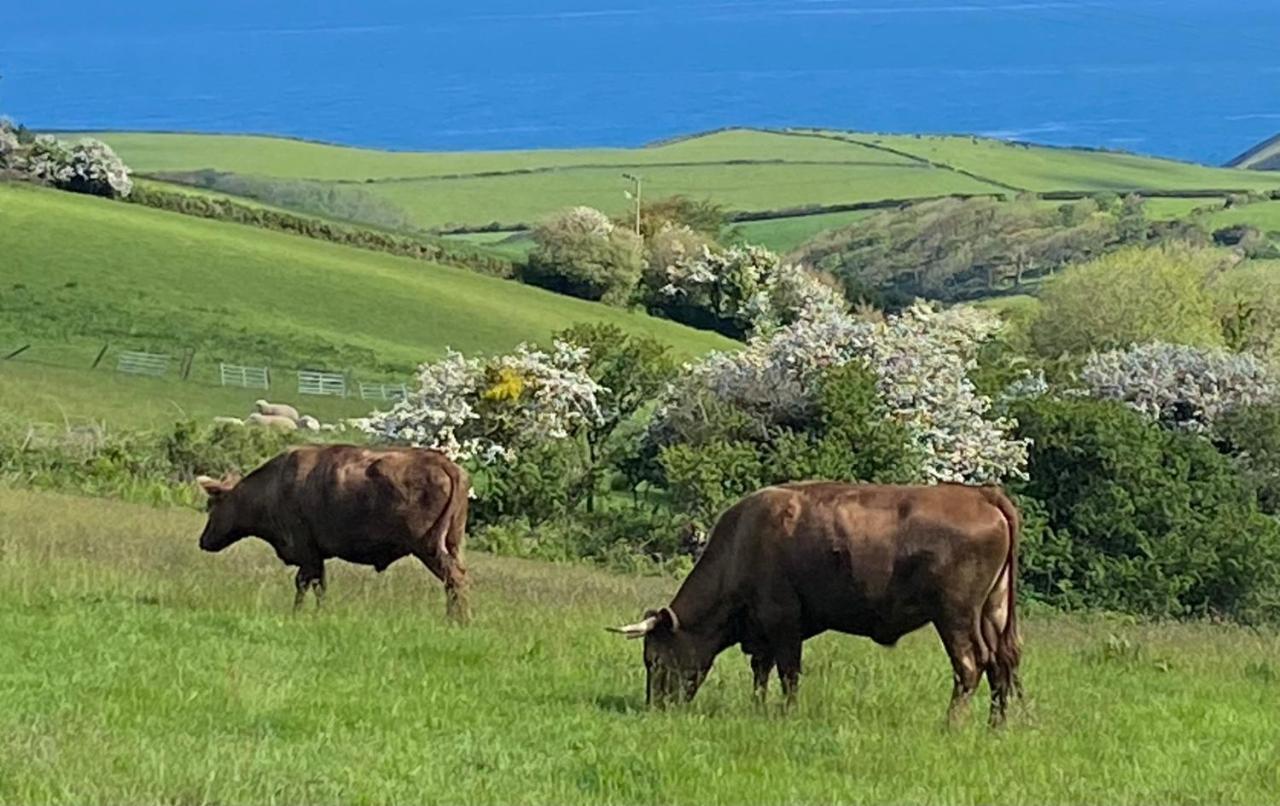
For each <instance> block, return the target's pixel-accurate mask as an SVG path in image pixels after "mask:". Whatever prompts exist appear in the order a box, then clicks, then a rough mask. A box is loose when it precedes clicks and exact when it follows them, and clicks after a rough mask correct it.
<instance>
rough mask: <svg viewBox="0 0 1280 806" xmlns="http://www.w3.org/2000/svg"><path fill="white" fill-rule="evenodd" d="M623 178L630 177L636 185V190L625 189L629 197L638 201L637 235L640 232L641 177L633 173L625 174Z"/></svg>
mask: <svg viewBox="0 0 1280 806" xmlns="http://www.w3.org/2000/svg"><path fill="white" fill-rule="evenodd" d="M622 178H623V179H630V180H631V184H632V185H633V186H634V187H635V191H634V192H632V191H624V193H625V194H626V197H627V198H628V199H635V202H636V235H639V234H640V184H641V182H640V177H638V176H633V175H632V174H623V175H622Z"/></svg>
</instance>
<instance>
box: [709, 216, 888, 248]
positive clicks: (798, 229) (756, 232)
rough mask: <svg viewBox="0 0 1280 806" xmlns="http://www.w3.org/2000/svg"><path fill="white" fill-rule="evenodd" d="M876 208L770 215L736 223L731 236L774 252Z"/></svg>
mask: <svg viewBox="0 0 1280 806" xmlns="http://www.w3.org/2000/svg"><path fill="white" fill-rule="evenodd" d="M875 212H876V211H875V210H851V211H849V212H844V213H824V214H821V215H806V216H794V217H791V218H771V219H767V220H765V221H744V222H742V223H740V224H734V225H733V226H732V229H731V235H730V237H731V238H732V239H733V240H734V241H736V242H740V243H753V244H759V245H760V246H766V247H768V248H769V249H772V250H773V251H775V252H789V251H791V250H792V249H795V248H796V247H797V246H799V245H800V244H802V243H804V242H805V241H807V240H809V239H810V238H812V237H813V236H815V235H817V234H818V233H820V232H825V231H827V230H830V229H838V228H839V227H844V226H848V225H849V224H852V223H853V222H855V221H861V220H862V219H864V218H866V217H868V216H870V215H874V214H875Z"/></svg>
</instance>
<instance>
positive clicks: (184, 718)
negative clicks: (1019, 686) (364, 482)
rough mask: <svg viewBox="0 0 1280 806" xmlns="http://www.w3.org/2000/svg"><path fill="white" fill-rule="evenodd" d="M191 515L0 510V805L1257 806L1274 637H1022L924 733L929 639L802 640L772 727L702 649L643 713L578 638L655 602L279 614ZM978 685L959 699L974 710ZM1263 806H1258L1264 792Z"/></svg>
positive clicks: (629, 586)
mask: <svg viewBox="0 0 1280 806" xmlns="http://www.w3.org/2000/svg"><path fill="white" fill-rule="evenodd" d="M202 523H203V517H202V515H201V514H199V513H196V512H190V511H172V510H171V511H157V510H151V509H147V508H143V507H138V506H128V505H122V504H118V503H113V502H110V501H103V500H89V499H78V498H70V497H62V496H53V495H47V494H34V493H25V492H14V491H8V490H3V489H0V549H3V551H2V552H0V759H3V760H4V774H3V775H0V802H4V803H24V804H44V803H86V802H95V803H144V802H147V803H160V802H165V803H178V802H182V803H215V802H216V803H248V802H265V801H268V800H284V801H289V802H307V803H331V802H350V803H370V804H376V803H405V802H413V803H481V804H482V803H512V802H520V803H557V804H560V803H689V804H695V803H696V804H722V803H723V804H728V803H747V802H750V803H784V802H785V803H798V802H813V803H818V802H822V803H833V802H845V803H894V802H938V803H1098V802H1106V803H1116V804H1131V803H1132V804H1145V803H1153V802H1160V803H1165V802H1180V803H1207V802H1212V803H1222V804H1228V803H1231V804H1235V803H1240V804H1250V803H1264V802H1269V801H1270V800H1272V798H1273V796H1274V793H1275V792H1276V791H1277V790H1278V789H1280V765H1277V763H1276V748H1275V724H1274V711H1275V709H1274V704H1275V701H1276V696H1277V693H1278V686H1280V661H1278V660H1277V658H1280V639H1277V637H1276V635H1275V633H1272V632H1264V633H1257V632H1251V631H1246V630H1243V629H1237V628H1232V627H1226V626H1217V625H1215V626H1210V625H1177V624H1167V625H1142V624H1133V623H1128V622H1120V621H1104V620H1101V619H1094V620H1085V619H1079V618H1065V617H1046V616H1035V615H1029V614H1027V613H1024V614H1023V622H1024V633H1025V643H1026V655H1025V657H1026V660H1025V663H1024V680H1025V684H1026V690H1027V695H1028V699H1027V700H1026V701H1025V707H1023V706H1022V705H1017V704H1015V706H1014V708H1013V709H1012V711H1011V714H1010V724H1009V726H1008V728H1007V729H1006V730H1005V731H1004V732H1002V733H1001V734H997V735H993V734H992V733H990V732H989V731H988V730H987V729H986V727H985V725H984V724H983V723H982V714H983V713H984V712H985V703H983V702H982V699H983V697H975V703H974V710H975V711H976V712H977V713H975V714H973V717H972V721H971V722H969V723H968V724H966V725H965V726H963V727H961V728H960V729H958V730H955V731H947V730H944V729H942V728H943V725H942V717H943V712H944V709H945V706H946V702H947V697H948V695H949V693H950V688H951V670H950V667H949V665H948V663H947V660H946V658H945V656H944V654H943V652H942V650H941V648H940V647H939V645H938V640H937V637H936V636H935V635H934V634H933V633H932V631H930V630H921V631H919V632H918V633H915V634H913V635H910V636H908V637H906V638H905V639H904V640H903V641H902V642H901V643H900V644H899V645H898V647H897V648H896V649H894V650H885V649H883V648H881V647H878V646H876V645H874V644H873V643H872V642H870V641H868V640H866V639H856V638H851V637H846V636H838V635H826V636H822V637H819V638H816V639H814V640H812V641H810V642H808V644H806V647H805V649H806V655H805V668H804V671H805V674H804V677H803V678H802V680H801V687H800V702H799V705H798V707H797V709H796V710H795V711H794V712H793V713H791V714H789V715H785V716H784V715H782V714H780V713H779V712H778V710H777V705H776V703H777V701H778V692H777V688H776V685H777V683H776V681H775V683H774V686H775V688H774V690H773V692H772V699H773V703H774V704H773V705H772V706H771V707H770V709H769V710H768V711H766V712H759V711H757V710H756V709H755V708H754V707H753V705H752V702H751V694H750V673H749V671H748V667H747V662H746V659H745V658H744V657H743V656H742V654H741V653H740V652H739V651H738V650H736V649H731V650H729V651H727V652H726V653H724V655H723V656H721V658H720V660H719V662H718V663H717V665H716V667H715V669H714V670H713V671H712V673H711V677H710V679H709V680H708V682H707V684H706V686H705V687H704V690H703V691H702V692H701V693H700V694H699V696H698V699H697V701H696V702H695V703H694V704H693V706H692V707H691V708H689V709H677V710H675V711H671V712H667V713H653V712H648V711H646V710H645V709H644V707H643V703H644V682H643V681H644V677H643V666H642V663H641V651H640V647H639V645H638V644H637V643H636V642H631V641H626V640H623V639H622V638H620V637H619V636H616V635H610V634H608V633H606V632H605V631H604V629H603V628H604V627H605V626H608V625H613V624H617V623H620V622H621V621H623V620H630V619H633V618H634V617H636V616H638V615H639V614H640V613H641V612H642V611H643V609H644V608H646V607H653V606H656V605H658V604H661V603H663V602H664V601H666V599H667V597H668V596H670V594H671V592H672V591H673V589H674V587H675V585H676V582H675V580H670V579H660V578H652V579H641V578H631V577H620V576H613V575H607V574H603V573H598V572H594V571H591V570H589V569H585V568H581V567H568V566H552V565H544V564H539V563H531V562H523V561H516V560H508V559H499V558H493V557H489V556H486V555H484V554H480V553H473V554H472V555H471V557H470V562H471V565H472V568H473V577H474V588H473V591H472V599H473V604H474V608H475V613H476V619H475V623H474V624H473V625H472V626H470V627H468V628H466V629H459V628H456V627H451V626H448V625H446V624H445V623H444V620H443V597H442V594H441V592H440V590H439V585H438V583H436V582H435V580H434V579H433V578H431V577H430V576H429V575H428V574H427V572H426V571H425V570H424V569H422V568H421V567H420V566H418V565H417V564H416V563H414V562H413V561H412V560H403V561H401V562H400V563H398V564H397V565H395V566H393V567H392V568H391V569H389V570H388V571H387V573H385V574H383V575H377V574H375V573H374V572H373V571H372V570H371V569H365V568H356V567H353V566H349V565H345V564H343V563H341V562H336V561H335V562H332V563H330V566H331V568H330V585H329V595H328V597H327V599H326V602H325V606H324V608H323V609H322V610H320V611H319V612H316V611H315V610H314V608H313V607H312V606H311V605H310V603H308V607H307V610H306V612H304V613H301V614H299V615H298V616H296V617H292V616H290V612H289V608H290V605H291V602H292V598H293V577H292V574H291V572H290V570H289V569H286V568H285V567H283V566H282V565H281V564H280V563H279V561H278V560H277V559H276V558H275V557H274V555H273V554H272V552H271V551H270V549H268V548H267V547H266V546H265V545H264V544H262V543H258V542H255V541H246V542H245V543H244V544H242V545H238V546H236V547H234V548H232V549H230V550H229V551H228V552H226V553H225V554H221V555H216V556H214V555H208V554H204V553H202V552H200V551H199V550H198V548H197V547H196V539H197V536H198V534H199V531H200V529H201V526H202ZM984 691H985V689H984ZM1268 793H1270V794H1268Z"/></svg>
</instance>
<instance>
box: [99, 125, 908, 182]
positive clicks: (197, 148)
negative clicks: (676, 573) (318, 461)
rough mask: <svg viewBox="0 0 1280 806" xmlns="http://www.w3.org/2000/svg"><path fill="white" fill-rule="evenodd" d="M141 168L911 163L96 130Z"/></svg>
mask: <svg viewBox="0 0 1280 806" xmlns="http://www.w3.org/2000/svg"><path fill="white" fill-rule="evenodd" d="M90 136H92V137H98V138H101V139H103V140H105V141H106V142H108V143H110V144H111V146H112V148H114V149H116V151H117V152H119V154H120V156H121V157H123V158H124V160H125V161H126V162H127V163H129V165H130V166H132V167H133V168H134V169H135V170H139V171H146V172H157V171H191V170H198V169H201V168H212V169H215V170H219V171H230V172H232V173H243V174H256V175H260V176H278V177H283V178H291V179H328V180H343V181H356V182H363V181H365V180H368V179H404V178H422V177H431V176H449V175H456V174H475V173H490V172H511V171H528V170H534V169H562V168H565V167H568V166H575V165H589V166H596V167H610V166H612V167H638V166H645V165H662V164H671V163H724V162H730V161H740V160H753V161H771V160H772V161H776V160H787V161H792V162H794V161H821V162H866V163H874V164H906V163H909V162H910V160H908V159H905V158H903V157H899V156H895V155H893V154H888V153H885V152H883V151H877V150H875V149H870V148H861V147H857V146H849V145H848V144H845V143H839V142H835V141H831V140H828V141H822V140H809V141H800V142H797V140H796V139H795V138H792V137H788V136H786V135H782V134H773V133H767V132H757V131H747V130H732V131H725V132H717V133H715V134H708V135H703V136H699V137H691V138H688V139H683V140H678V141H676V142H673V143H670V144H668V145H661V146H652V147H646V148H582V149H566V150H556V149H530V150H524V151H458V152H434V153H433V152H409V151H399V152H397V151H378V150H373V149H366V148H354V147H348V146H334V145H324V144H320V143H312V142H307V141H303V140H289V139H284V138H279V137H248V136H239V135H216V134H213V135H206V134H147V133H127V132H96V133H93V134H91V135H90Z"/></svg>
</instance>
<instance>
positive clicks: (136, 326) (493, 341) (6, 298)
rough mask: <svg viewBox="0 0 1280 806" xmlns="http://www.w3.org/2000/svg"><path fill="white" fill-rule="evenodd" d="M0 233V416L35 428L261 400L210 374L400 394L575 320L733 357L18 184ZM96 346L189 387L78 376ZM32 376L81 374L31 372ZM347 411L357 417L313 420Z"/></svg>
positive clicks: (523, 289) (524, 290) (664, 333)
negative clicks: (299, 371)
mask: <svg viewBox="0 0 1280 806" xmlns="http://www.w3.org/2000/svg"><path fill="white" fill-rule="evenodd" d="M0 222H2V226H0V255H3V256H4V257H3V260H4V277H3V287H0V354H4V353H8V352H9V351H10V349H16V347H18V346H21V345H23V344H27V343H31V344H33V345H34V346H33V347H32V349H30V350H28V351H27V352H25V353H23V354H22V355H21V356H20V357H19V358H20V360H15V361H13V362H2V361H0V406H3V407H4V408H5V409H8V410H9V411H10V412H11V413H14V412H15V411H16V413H19V414H26V413H29V412H30V413H37V412H42V413H43V414H44V419H50V418H51V419H55V420H59V421H60V420H61V413H63V412H65V413H66V414H67V415H68V416H69V417H71V418H78V417H82V416H101V414H102V412H103V411H104V410H106V411H108V412H109V411H111V410H113V409H114V410H116V411H120V412H124V411H125V410H127V409H129V408H131V407H134V406H138V407H148V406H149V407H150V409H149V410H152V411H156V413H157V414H163V413H165V412H167V416H168V418H169V419H172V418H173V417H174V416H175V415H178V414H180V413H181V412H186V413H188V414H198V415H201V416H205V415H208V414H212V413H218V414H236V413H242V411H241V410H242V409H244V410H247V405H248V403H250V402H252V401H253V400H254V399H255V398H256V397H258V396H260V395H261V392H253V391H248V390H244V391H242V392H235V393H230V392H227V391H226V390H220V389H214V390H213V393H212V394H211V393H210V392H209V391H208V390H209V389H210V387H208V386H207V384H209V383H213V382H214V378H215V372H216V369H217V363H218V362H219V361H228V362H232V363H243V364H253V365H263V364H265V365H269V366H271V367H273V368H275V369H276V370H277V371H278V372H277V379H278V380H280V381H281V389H279V390H273V396H274V397H280V398H285V399H288V398H289V397H290V396H291V392H292V388H291V384H292V380H293V379H292V376H291V375H290V374H289V372H288V370H290V369H292V368H297V367H314V368H329V369H333V370H336V371H343V370H347V369H350V370H351V371H352V372H353V374H354V375H356V376H357V377H360V378H364V379H366V380H376V379H384V378H385V379H392V380H407V379H408V378H409V377H410V376H411V374H412V372H413V369H414V368H415V367H416V366H417V365H418V364H419V363H420V362H422V361H425V360H428V359H432V358H436V357H439V356H440V355H442V354H443V353H444V351H445V349H446V348H448V347H452V348H454V349H458V350H462V351H463V352H469V353H472V352H496V351H505V350H509V349H511V348H512V347H514V346H515V345H516V344H517V343H519V342H521V341H545V340H546V339H547V337H548V336H549V335H550V334H551V333H552V332H553V331H555V330H558V329H560V328H564V327H568V326H570V325H572V324H574V323H575V322H581V321H595V322H612V323H615V324H617V325H619V326H620V327H622V328H624V329H626V330H628V331H631V332H636V333H644V334H648V335H651V336H654V337H655V338H658V339H660V340H662V341H664V342H666V343H668V344H670V345H671V346H672V349H673V350H674V351H675V352H676V353H678V354H680V355H683V356H693V355H698V354H701V353H703V352H706V351H707V350H710V349H713V348H724V347H730V346H732V342H730V341H728V340H727V339H723V338H721V337H719V336H717V335H715V334H710V333H705V332H702V331H697V330H693V329H690V328H686V327H682V326H680V325H677V324H674V323H672V322H668V321H666V320H661V319H656V318H653V317H649V316H645V315H643V314H639V313H635V312H629V311H622V310H618V309H614V308H609V307H606V306H603V305H598V304H595V303H590V302H584V301H582V300H577V299H572V298H569V297H565V296H560V295H557V294H552V293H549V292H544V291H541V290H539V289H536V288H531V287H529V286H525V285H521V284H519V283H516V282H514V281H508V280H499V279H495V278H491V277H486V276H482V275H480V274H477V273H475V272H472V271H467V270H464V269H456V268H451V267H446V266H438V265H433V264H430V263H426V262H423V261H417V260H412V259H409V258H400V257H394V256H391V255H385V254H381V253H377V252H370V251H365V250H360V249H352V248H347V247H343V246H338V245H334V244H329V243H323V242H319V241H314V240H310V239H307V238H301V237H295V236H290V235H284V234H280V233H275V232H268V231H265V230H260V229H256V228H253V227H247V226H238V225H234V224H225V223H220V222H215V221H207V220H203V219H196V218H190V217H187V216H182V215H177V214H173V213H165V212H160V211H156V210H150V209H146V208H142V207H138V206H136V205H127V204H119V203H115V202H109V201H104V200H101V199H95V198H91V197H86V196H77V195H75V194H70V193H59V192H56V191H50V190H43V189H38V188H33V187H29V186H24V185H4V184H0ZM104 342H109V343H111V344H112V345H114V347H115V348H116V349H143V350H151V351H156V352H165V353H170V354H172V355H174V356H179V355H181V354H182V352H183V351H184V350H185V349H187V348H191V349H194V350H195V351H196V362H195V364H194V365H193V379H194V382H188V383H185V384H184V383H181V382H177V381H170V382H168V383H165V382H147V381H134V380H132V379H129V380H120V379H117V378H110V372H109V371H104V370H100V371H99V372H96V373H90V372H88V371H87V368H88V367H89V365H90V364H91V363H92V361H93V358H94V356H95V354H96V352H97V350H98V349H100V347H101V345H102V344H103V343H104ZM39 363H43V364H48V365H53V366H60V367H75V368H77V369H78V370H79V371H76V372H71V371H68V372H66V373H62V374H61V375H60V374H59V373H51V374H49V375H48V376H43V375H41V373H38V372H37V371H36V366H37V365H38V364H39ZM109 363H110V361H109V360H108V361H107V362H104V367H105V366H106V364H109ZM64 375H65V377H63V376H64ZM38 376H39V377H38ZM108 379H109V380H108ZM64 381H65V382H64ZM131 390H136V393H131ZM206 397H207V398H209V400H206ZM157 398H159V399H157ZM166 398H168V399H170V400H172V402H173V404H174V405H173V406H169V405H166V402H165V399H166ZM242 398H243V400H241V399H242ZM211 401H212V402H211ZM309 402H310V401H309ZM233 404H234V406H235V408H231V409H230V410H228V407H229V406H232V405H233ZM215 405H216V408H215V407H214V406H215ZM326 406H328V408H326ZM353 406H360V408H361V410H366V411H367V410H368V408H369V406H367V405H361V404H350V405H348V404H342V405H341V406H337V408H336V409H335V404H322V405H321V412H322V413H323V412H324V411H333V413H335V414H337V413H344V414H345V413H354V412H351V411H350V409H351V408H352V407H353ZM211 409H212V411H211Z"/></svg>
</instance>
